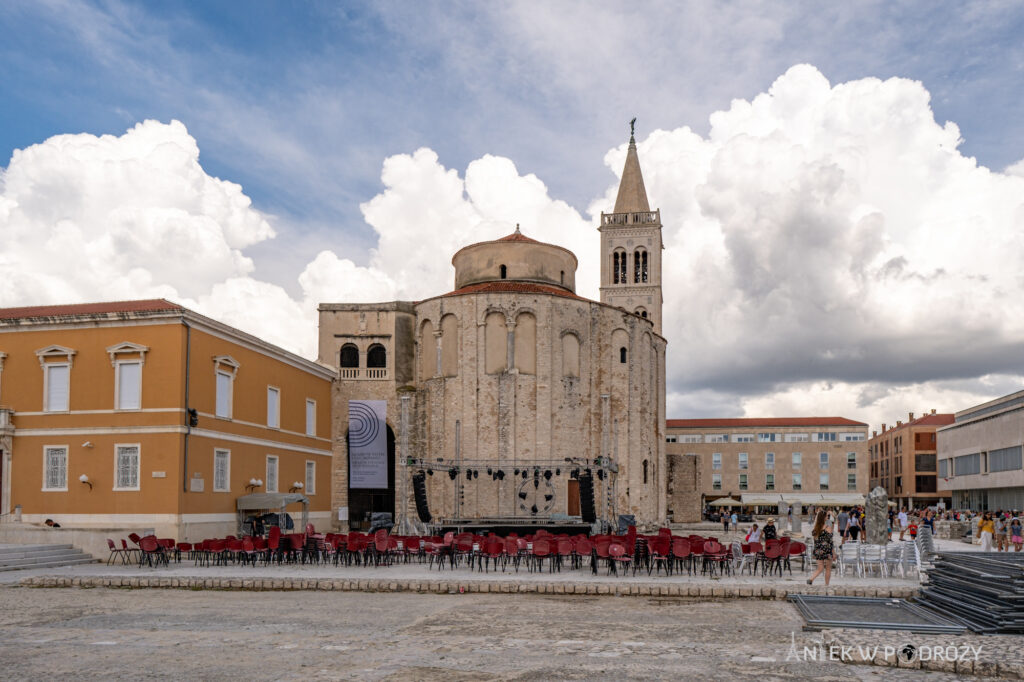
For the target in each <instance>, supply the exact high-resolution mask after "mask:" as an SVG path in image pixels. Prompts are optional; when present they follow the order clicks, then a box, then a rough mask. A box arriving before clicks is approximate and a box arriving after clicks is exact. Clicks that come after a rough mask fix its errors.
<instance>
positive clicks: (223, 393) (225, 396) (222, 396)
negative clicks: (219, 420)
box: [217, 372, 234, 419]
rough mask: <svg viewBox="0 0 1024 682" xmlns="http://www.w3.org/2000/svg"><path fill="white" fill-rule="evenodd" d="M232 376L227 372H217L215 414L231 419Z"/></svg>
mask: <svg viewBox="0 0 1024 682" xmlns="http://www.w3.org/2000/svg"><path fill="white" fill-rule="evenodd" d="M232 384H234V381H233V377H232V376H231V375H230V374H228V373H227V372H217V416H218V417H223V418H225V419H231V403H232V400H231V387H232Z"/></svg>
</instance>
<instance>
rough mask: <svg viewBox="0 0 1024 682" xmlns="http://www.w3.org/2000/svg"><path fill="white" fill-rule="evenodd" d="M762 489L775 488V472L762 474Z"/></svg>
mask: <svg viewBox="0 0 1024 682" xmlns="http://www.w3.org/2000/svg"><path fill="white" fill-rule="evenodd" d="M764 489H765V490H775V474H765V475H764Z"/></svg>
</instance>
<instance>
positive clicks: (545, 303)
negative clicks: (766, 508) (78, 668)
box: [319, 138, 666, 528]
mask: <svg viewBox="0 0 1024 682" xmlns="http://www.w3.org/2000/svg"><path fill="white" fill-rule="evenodd" d="M525 231H526V232H528V231H529V230H528V229H527V230H525ZM598 231H599V234H600V239H599V243H600V248H601V251H602V265H601V289H600V291H601V300H600V301H593V300H589V299H586V298H584V297H582V296H579V295H577V294H576V267H577V260H576V256H575V255H574V254H573V253H572V252H571V251H569V250H567V249H564V248H562V247H560V246H555V245H553V244H547V243H543V242H541V241H538V240H536V239H532V238H530V237H529V236H527V235H526V234H523V231H521V230H520V228H519V227H518V226H517V227H516V230H515V232H513V233H512V234H510V235H508V236H506V237H503V238H501V239H497V240H494V241H486V242H481V243H477V244H471V245H468V246H466V247H464V248H463V249H461V250H460V251H458V252H457V253H456V254H455V255H454V256H453V258H452V265H453V266H454V268H455V281H454V286H453V289H452V290H451V291H449V292H446V293H440V294H439V295H437V296H434V297H432V298H428V299H426V300H423V301H418V302H412V301H392V302H387V303H375V304H362V303H360V304H348V303H325V304H322V305H321V306H320V308H319V313H320V338H319V356H320V357H319V360H320V362H322V363H325V364H330V365H332V366H334V367H336V368H337V372H338V374H337V379H336V381H335V382H334V387H333V398H332V400H333V405H332V414H333V419H334V423H333V429H332V431H333V440H334V444H333V449H334V454H335V457H334V471H333V481H332V482H333V486H332V488H333V493H332V494H333V499H332V513H333V515H334V518H335V519H336V521H335V523H336V525H337V526H339V527H341V528H366V527H368V525H369V522H370V514H371V513H372V512H390V513H393V514H396V516H397V518H398V519H399V520H401V519H403V518H405V519H409V520H419V521H422V522H427V523H430V524H433V525H435V526H459V525H472V524H477V525H487V524H493V525H496V526H497V525H501V524H502V523H508V524H512V525H515V524H522V525H529V524H538V525H541V524H543V523H550V522H569V523H571V522H573V521H578V522H581V523H591V522H593V521H594V520H595V519H596V520H606V521H609V522H612V523H615V521H616V519H617V517H618V515H621V514H632V515H634V516H635V517H636V519H637V521H638V522H640V523H657V522H662V521H664V520H665V517H666V465H665V345H666V342H665V339H664V338H663V337H662V336H661V309H662V293H661V251H662V241H661V217H660V212H659V211H651V210H650V208H649V206H648V202H647V195H646V190H645V188H644V184H643V177H642V174H641V172H640V164H639V159H638V157H637V152H636V145H635V142H634V140H633V139H632V138H631V139H630V145H629V149H628V153H627V159H626V165H625V168H624V171H623V176H622V180H621V183H620V187H619V193H618V197H617V199H616V203H615V207H614V210H613V211H612V212H611V213H602V215H601V224H600V226H599V228H598ZM597 242H598V240H597V239H595V245H594V246H595V247H597V246H598V243H597ZM580 246H581V247H586V245H584V244H581V245H580ZM352 401H379V402H376V403H368V404H376V405H377V406H378V407H379V409H380V410H381V411H382V412H383V415H384V422H385V424H386V428H385V431H386V433H385V434H384V435H383V436H382V441H381V442H382V443H384V444H386V449H387V453H386V461H385V460H384V459H383V449H382V450H381V459H380V467H381V475H380V477H379V478H377V479H375V482H373V483H370V484H368V483H367V482H366V481H367V480H368V479H364V477H363V476H362V475H359V476H357V475H354V474H353V471H352V467H353V466H355V464H354V463H355V459H353V458H354V457H355V448H354V447H352V448H350V445H351V444H352V428H351V427H352V425H350V423H349V414H350V406H351V403H352ZM350 449H351V450H352V452H350ZM350 456H351V457H350ZM358 466H363V464H362V462H360V463H359V465H358ZM385 479H386V483H385ZM367 485H374V486H376V487H364V486H367Z"/></svg>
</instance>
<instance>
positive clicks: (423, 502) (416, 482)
mask: <svg viewBox="0 0 1024 682" xmlns="http://www.w3.org/2000/svg"><path fill="white" fill-rule="evenodd" d="M412 495H413V497H414V498H416V515H417V516H419V517H420V521H422V522H423V523H430V520H431V518H432V517H431V516H430V508H429V507H428V506H427V475H426V474H425V473H423V472H422V471H418V472H416V473H415V474H413V476H412Z"/></svg>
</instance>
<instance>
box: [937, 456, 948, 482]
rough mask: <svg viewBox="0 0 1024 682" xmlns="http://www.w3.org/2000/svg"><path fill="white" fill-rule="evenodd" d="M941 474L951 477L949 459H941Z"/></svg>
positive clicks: (943, 476)
mask: <svg viewBox="0 0 1024 682" xmlns="http://www.w3.org/2000/svg"><path fill="white" fill-rule="evenodd" d="M939 476H941V477H942V478H949V459H948V458H947V459H940V460H939Z"/></svg>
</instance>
